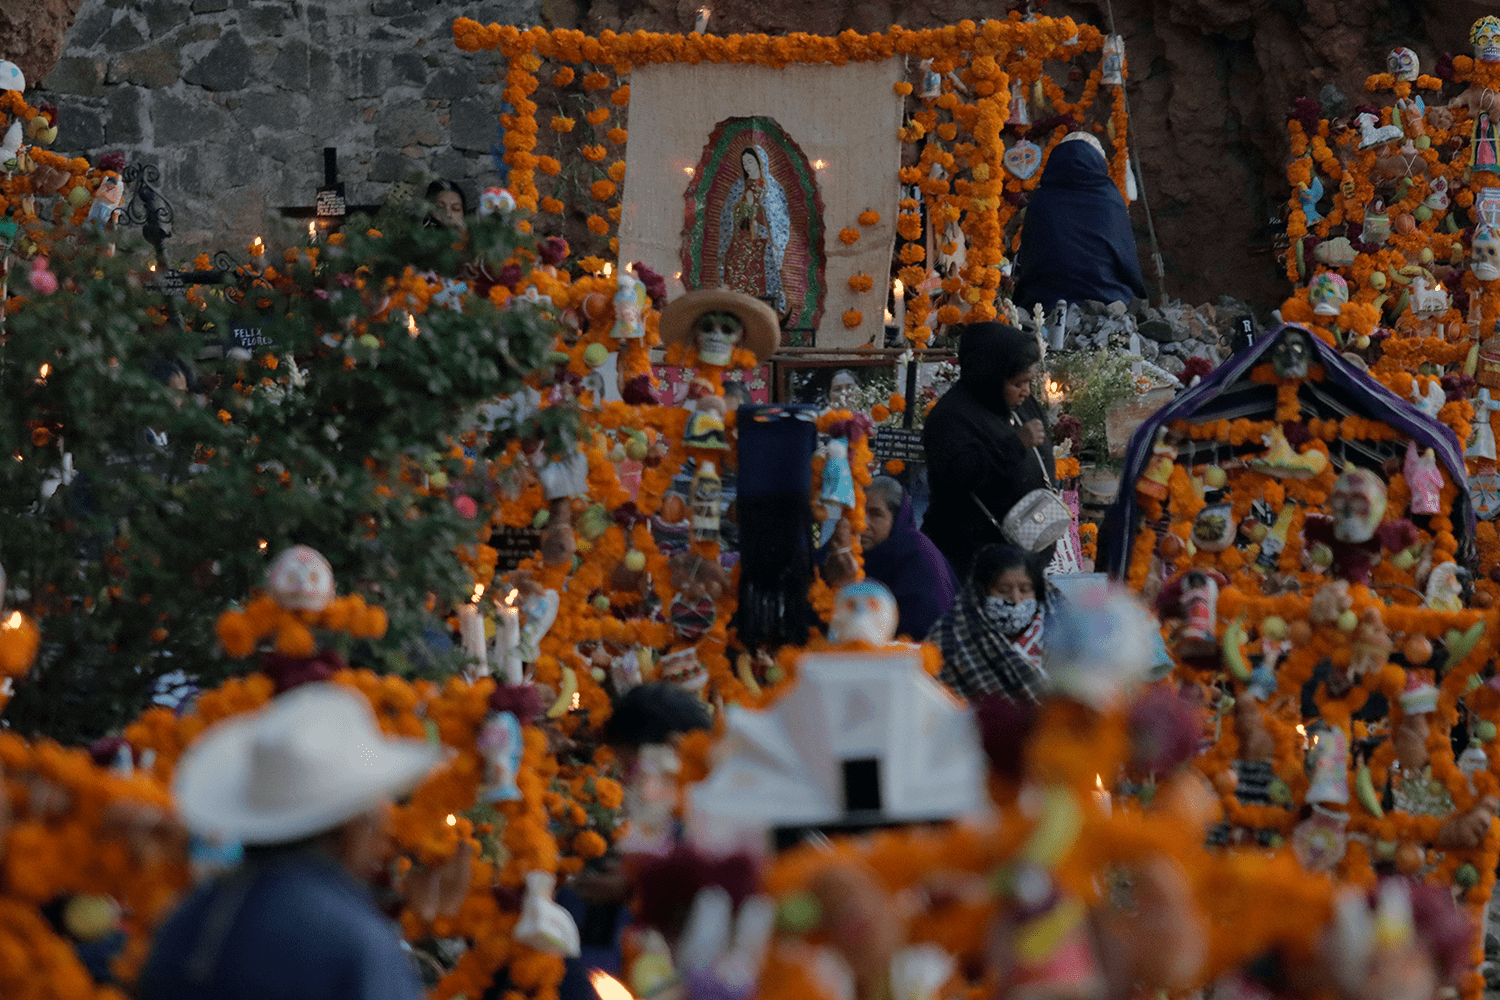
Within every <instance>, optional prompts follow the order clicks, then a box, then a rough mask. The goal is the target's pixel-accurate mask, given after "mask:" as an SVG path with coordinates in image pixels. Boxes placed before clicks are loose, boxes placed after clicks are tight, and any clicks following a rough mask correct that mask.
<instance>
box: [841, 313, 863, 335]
mask: <svg viewBox="0 0 1500 1000" xmlns="http://www.w3.org/2000/svg"><path fill="white" fill-rule="evenodd" d="M864 321H865V314H864V313H862V312H860V311H859V310H858V309H850V310H848V311H846V312H845V313H844V326H845V327H847V328H848V329H850V330H853V329H854V328H855V327H857V326H859V324H861V323H863V322H864Z"/></svg>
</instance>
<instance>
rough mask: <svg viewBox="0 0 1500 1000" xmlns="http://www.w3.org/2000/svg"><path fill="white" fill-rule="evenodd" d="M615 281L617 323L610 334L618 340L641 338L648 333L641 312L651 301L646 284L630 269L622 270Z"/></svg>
mask: <svg viewBox="0 0 1500 1000" xmlns="http://www.w3.org/2000/svg"><path fill="white" fill-rule="evenodd" d="M615 282H616V284H615V325H614V328H613V329H612V330H610V336H611V337H614V338H615V339H617V340H640V339H641V338H642V337H644V336H645V335H646V328H645V326H644V325H643V324H642V321H641V314H642V312H644V311H645V309H646V306H647V305H648V304H650V302H651V297H650V296H649V295H648V294H647V293H646V285H645V283H644V282H642V281H641V280H640V279H639V278H637V277H636V276H635V275H633V274H631V273H630V272H629V271H621V272H620V273H619V275H618V277H617V278H616V279H615Z"/></svg>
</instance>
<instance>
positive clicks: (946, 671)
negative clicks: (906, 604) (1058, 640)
mask: <svg viewBox="0 0 1500 1000" xmlns="http://www.w3.org/2000/svg"><path fill="white" fill-rule="evenodd" d="M1056 600H1057V596H1056V593H1055V592H1052V593H1051V594H1049V593H1048V591H1047V589H1046V585H1045V584H1043V583H1042V580H1041V574H1040V573H1038V572H1037V571H1036V569H1035V564H1034V561H1033V559H1032V558H1031V557H1028V556H1027V554H1026V553H1025V552H1022V551H1021V550H1020V549H1018V548H1015V547H1014V546H1011V545H986V546H985V547H984V548H982V549H980V550H979V551H978V552H977V553H975V556H974V570H973V572H972V574H971V575H970V578H969V583H968V585H967V586H965V587H964V589H963V590H962V591H961V592H960V593H959V595H958V602H957V603H956V604H954V605H953V607H952V608H950V609H949V610H948V612H947V614H945V615H943V616H942V617H941V618H939V619H938V620H937V624H936V625H934V626H933V628H932V632H931V633H930V634H929V635H928V636H927V641H928V642H931V643H935V644H936V645H937V647H938V648H939V649H940V650H942V653H943V669H942V672H941V673H939V674H938V680H940V681H942V682H943V683H944V684H946V685H948V687H950V688H952V689H953V691H954V692H956V693H957V694H959V695H961V696H962V697H964V698H968V699H970V700H977V699H979V698H982V697H984V696H985V695H988V694H1003V695H1005V696H1006V697H1008V698H1013V699H1016V700H1024V701H1038V700H1040V698H1041V696H1042V693H1043V691H1044V689H1045V688H1046V684H1047V676H1046V674H1044V673H1043V672H1042V666H1041V664H1042V649H1043V646H1042V643H1043V628H1044V626H1045V624H1046V614H1047V611H1048V609H1049V607H1051V606H1055V602H1056Z"/></svg>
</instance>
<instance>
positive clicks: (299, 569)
mask: <svg viewBox="0 0 1500 1000" xmlns="http://www.w3.org/2000/svg"><path fill="white" fill-rule="evenodd" d="M266 590H268V591H269V592H270V594H271V599H272V600H274V601H275V602H276V603H277V604H279V605H280V606H281V607H283V608H285V609H287V610H288V611H322V610H323V609H324V608H326V607H328V602H329V601H332V600H333V567H332V566H330V565H328V560H327V559H324V558H323V554H322V553H321V552H318V551H317V550H316V549H311V548H308V547H307V546H306V545H294V546H292V547H291V548H289V549H287V550H286V551H285V552H283V553H281V555H279V556H277V557H276V559H275V561H273V562H272V563H271V568H270V569H269V570H267V571H266Z"/></svg>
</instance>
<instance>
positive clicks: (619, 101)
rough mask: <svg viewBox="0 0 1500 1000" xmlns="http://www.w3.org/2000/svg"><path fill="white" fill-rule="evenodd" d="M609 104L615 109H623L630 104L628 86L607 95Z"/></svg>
mask: <svg viewBox="0 0 1500 1000" xmlns="http://www.w3.org/2000/svg"><path fill="white" fill-rule="evenodd" d="M609 102H610V103H611V104H613V105H614V106H615V107H617V108H623V107H624V106H625V105H627V104H629V103H630V84H628V83H627V84H625V86H623V87H621V88H620V89H619V90H617V91H615V92H614V93H613V94H610V95H609Z"/></svg>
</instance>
